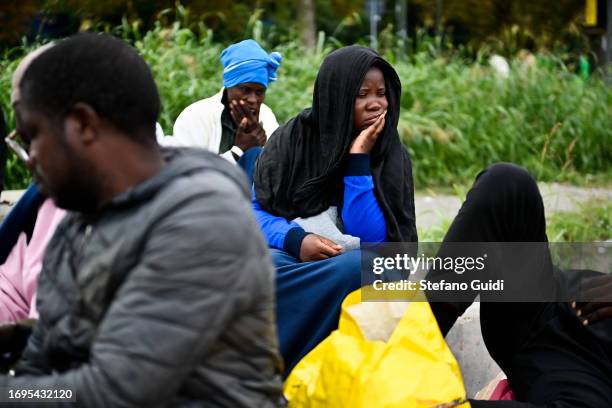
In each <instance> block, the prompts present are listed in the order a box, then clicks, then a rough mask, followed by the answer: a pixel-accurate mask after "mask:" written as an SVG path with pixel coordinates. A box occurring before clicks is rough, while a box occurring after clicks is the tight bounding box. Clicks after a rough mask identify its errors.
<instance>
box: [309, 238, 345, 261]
mask: <svg viewBox="0 0 612 408" xmlns="http://www.w3.org/2000/svg"><path fill="white" fill-rule="evenodd" d="M341 251H342V246H341V245H338V244H336V243H335V242H334V241H332V240H330V239H327V238H325V237H322V236H321V235H317V234H308V235H306V236H305V237H304V239H303V240H302V246H301V247H300V260H301V261H302V262H310V261H319V260H321V259H327V258H331V257H332V256H336V255H340V253H341Z"/></svg>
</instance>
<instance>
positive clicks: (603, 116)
mask: <svg viewBox="0 0 612 408" xmlns="http://www.w3.org/2000/svg"><path fill="white" fill-rule="evenodd" d="M184 17H185V16H184ZM258 17H259V16H258V15H257V14H255V15H252V16H251V17H250V19H249V20H248V24H247V27H246V33H247V35H246V36H247V37H253V38H255V39H256V40H258V41H259V42H260V43H262V45H264V47H267V48H268V49H270V48H271V47H272V45H271V44H272V43H273V41H271V40H270V37H269V36H267V34H266V31H265V28H264V27H263V25H262V22H261V20H259V18H258ZM185 20H186V18H185V19H184V20H183V22H181V21H177V22H174V23H173V24H171V25H170V26H164V25H162V23H161V22H160V21H157V22H156V23H155V25H154V27H153V29H152V30H150V31H148V32H146V33H145V34H144V35H143V34H141V31H140V30H139V27H138V24H137V23H133V24H130V23H128V22H127V20H124V24H123V25H122V26H120V27H117V28H115V29H113V30H112V32H113V33H114V34H116V35H119V36H122V37H123V38H125V39H127V40H129V41H131V42H132V43H133V44H134V45H135V47H136V48H137V49H138V51H139V52H140V53H141V54H142V55H143V56H144V58H145V59H146V60H147V61H148V62H149V64H150V66H151V68H152V70H153V72H154V75H155V78H156V80H157V83H158V86H159V89H160V93H161V96H162V104H163V110H162V114H161V117H160V123H161V124H162V126H163V128H164V130H165V131H166V133H171V132H172V123H173V122H174V119H175V118H176V117H177V116H178V114H179V113H180V111H181V110H182V109H183V108H185V107H186V106H187V105H189V104H190V103H192V102H194V101H195V100H198V99H201V98H205V97H207V96H210V95H212V94H213V93H215V92H217V91H218V90H219V89H220V87H221V65H220V63H219V55H220V52H221V50H222V49H223V47H224V45H223V44H221V43H219V42H217V41H215V40H214V39H213V32H212V30H210V29H208V28H207V27H206V26H205V25H204V24H202V23H199V25H198V27H197V29H195V28H194V25H193V23H189V24H187V23H185ZM196 32H197V33H198V34H196ZM417 37H418V36H417ZM381 39H382V40H381V44H382V46H381V47H382V49H381V52H383V54H384V55H385V57H386V58H388V59H389V60H390V62H392V63H393V65H394V66H395V68H396V69H397V71H398V73H399V76H400V78H401V80H402V86H403V90H402V102H401V103H402V113H401V119H400V123H399V131H400V135H401V137H402V139H403V141H404V143H405V145H406V147H407V148H408V149H409V151H410V153H411V154H412V158H413V163H414V175H415V179H416V180H415V181H416V187H417V188H423V187H426V186H450V185H452V184H454V183H459V184H465V183H468V182H469V181H471V180H472V179H473V178H474V177H475V175H476V174H477V173H478V171H479V170H480V169H482V168H483V167H485V166H487V165H489V164H491V163H494V162H498V161H511V162H516V163H518V164H520V165H523V166H525V167H527V168H528V169H529V170H530V171H531V172H533V173H534V174H535V175H536V176H537V177H538V179H539V180H542V181H571V182H575V183H580V184H585V183H587V184H588V183H590V182H592V181H593V180H595V181H597V182H598V183H604V184H605V183H609V180H610V175H611V174H612V171H611V166H610V165H611V163H612V149H611V148H610V146H611V141H612V90H611V89H612V88H610V87H609V86H606V85H605V84H604V83H603V81H602V80H601V79H599V77H598V76H597V75H595V76H592V77H590V78H588V79H583V78H581V77H579V76H577V75H576V74H574V73H573V72H571V70H570V69H568V66H567V65H565V64H564V62H563V60H562V58H561V57H559V56H554V55H551V54H546V53H542V54H538V55H536V63H535V65H533V66H532V67H531V68H529V67H527V66H526V65H525V64H524V63H523V62H521V61H520V60H519V59H513V60H511V66H512V72H511V74H510V76H509V77H508V78H502V77H499V76H498V75H496V74H495V72H494V71H493V70H492V69H491V68H490V67H489V66H488V64H487V58H486V54H485V53H480V54H478V55H477V56H476V58H475V59H473V58H470V59H466V57H465V54H463V53H462V52H460V50H454V49H452V47H450V46H448V45H445V44H443V42H442V41H441V40H440V39H439V38H431V37H428V36H426V35H424V34H423V35H421V36H420V37H418V41H416V42H415V45H414V52H413V53H412V54H411V55H410V57H409V58H408V59H401V60H400V59H396V58H395V53H394V51H395V48H394V47H395V44H394V43H393V38H391V39H390V40H389V41H387V42H385V41H384V39H385V38H384V33H383V34H381ZM339 45H341V44H339V43H338V41H337V39H326V38H325V37H324V36H323V35H321V36H320V37H319V42H318V46H317V49H316V50H314V51H309V52H306V51H304V50H302V49H301V48H300V47H299V46H298V45H297V44H296V43H295V42H292V41H287V42H284V43H281V44H280V45H276V46H274V49H275V50H277V51H280V52H281V53H282V54H283V56H284V59H283V63H282V66H281V68H280V70H279V72H278V77H279V81H278V82H277V83H274V84H272V85H271V86H270V88H269V90H268V93H267V96H266V103H267V104H268V105H269V106H270V107H271V108H272V109H273V110H274V112H275V113H276V115H277V117H278V119H279V122H281V123H282V122H285V121H286V120H287V119H289V118H290V117H292V116H293V115H295V114H297V113H298V112H299V111H300V110H301V109H303V108H305V107H308V106H310V104H311V98H312V90H313V84H314V79H315V77H316V74H317V71H318V67H319V66H320V64H321V61H322V60H323V58H324V57H325V55H327V54H328V53H329V52H330V51H331V50H332V49H333V48H334V47H337V46H339ZM34 46H35V45H34V44H32V45H26V46H20V47H15V48H12V49H9V50H6V51H5V52H4V54H3V55H2V56H0V104H1V105H2V108H3V109H4V110H5V112H6V113H7V114H8V116H9V123H10V125H11V126H12V125H13V124H14V119H13V117H12V111H11V110H10V109H9V92H10V78H11V75H12V72H13V70H14V69H15V67H16V65H17V63H18V60H19V56H20V55H23V53H25V52H27V50H29V49H31V48H33V47H34ZM28 181H29V176H28V174H27V172H26V171H25V170H24V168H23V166H22V165H21V164H20V163H18V162H17V159H16V158H15V157H14V156H11V157H10V159H9V163H8V179H7V185H6V187H7V188H9V189H11V188H22V187H24V186H25V185H27V183H28Z"/></svg>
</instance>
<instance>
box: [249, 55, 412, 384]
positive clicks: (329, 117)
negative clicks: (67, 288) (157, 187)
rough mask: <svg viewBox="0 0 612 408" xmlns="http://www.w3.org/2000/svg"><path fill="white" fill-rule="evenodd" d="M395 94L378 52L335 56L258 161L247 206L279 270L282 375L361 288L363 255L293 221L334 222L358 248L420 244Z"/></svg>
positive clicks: (396, 86) (392, 76)
mask: <svg viewBox="0 0 612 408" xmlns="http://www.w3.org/2000/svg"><path fill="white" fill-rule="evenodd" d="M400 94H401V85H400V80H399V78H398V76H397V73H396V72H395V70H394V69H393V68H392V67H391V65H389V63H388V62H386V61H385V60H384V59H382V58H381V57H380V56H379V55H378V54H376V53H375V52H374V51H372V50H370V49H368V48H364V47H360V46H350V47H345V48H342V49H339V50H337V51H334V52H332V53H331V54H330V55H329V56H328V57H327V58H326V59H325V61H324V62H323V64H322V65H321V68H320V70H319V73H318V75H317V79H316V82H315V90H314V95H313V102H312V108H309V109H306V110H304V111H303V112H301V113H300V114H299V115H297V116H296V117H295V118H293V119H291V120H290V121H289V122H288V123H286V124H285V125H283V126H281V127H280V128H279V129H278V130H277V131H276V132H274V134H273V135H272V136H271V138H270V139H269V141H268V143H267V144H266V146H265V148H264V149H263V151H262V153H261V155H260V157H259V161H258V163H257V168H256V170H255V174H254V195H253V208H254V210H255V213H256V216H257V219H258V222H259V223H260V226H261V228H262V230H263V233H264V236H265V237H266V239H267V242H268V245H269V246H270V247H271V248H272V250H271V252H272V258H273V261H274V263H275V266H276V269H277V323H278V332H279V338H280V348H281V353H282V355H283V357H284V359H285V364H286V367H285V369H286V371H285V374H287V373H288V372H289V371H290V370H291V369H292V368H293V366H294V365H295V364H296V363H297V362H298V361H299V360H300V359H301V358H302V357H303V356H304V355H305V354H306V353H307V352H308V351H310V350H311V349H312V348H313V347H314V346H315V345H316V344H318V343H319V342H320V341H321V340H323V339H324V338H325V337H326V336H327V335H329V333H330V332H331V331H332V330H333V329H335V328H336V327H337V324H338V318H339V313H340V305H341V303H342V300H343V299H344V298H345V296H346V295H347V294H348V293H350V292H351V291H353V290H355V289H357V288H359V287H361V274H360V258H361V256H360V252H359V251H358V250H349V251H347V250H346V249H347V248H346V247H343V246H342V245H338V243H336V242H334V241H332V240H331V239H329V238H330V236H325V233H321V231H322V229H318V228H316V227H315V226H313V224H317V223H318V222H317V221H316V220H315V222H314V223H312V222H311V223H309V224H308V225H309V227H306V228H303V227H302V226H300V224H299V223H298V222H296V221H295V220H296V219H300V220H303V219H304V218H308V217H313V216H317V215H318V217H317V218H319V221H320V220H322V219H324V218H325V216H327V215H329V214H332V218H335V219H334V221H337V222H336V223H335V224H337V226H338V229H340V230H341V231H342V233H344V234H348V235H350V236H352V237H356V238H358V239H359V240H360V241H361V242H374V243H378V242H383V241H391V242H393V241H396V242H414V241H416V240H417V233H416V224H415V215H414V187H413V182H412V165H411V162H410V157H409V155H408V152H407V151H406V149H405V148H404V147H403V145H402V144H401V142H400V139H399V135H398V133H397V123H398V118H399V108H400ZM330 209H331V210H330ZM335 209H337V214H338V216H337V217H334V214H336V213H335V212H334V210H335ZM322 213H324V214H322ZM328 219H329V217H328ZM311 220H312V219H311ZM322 224H325V223H324V222H323V223H322ZM302 225H306V223H302ZM334 228H335V226H334V227H333V228H332V229H334ZM327 230H328V231H329V230H330V229H329V226H327ZM317 232H318V233H317ZM337 235H340V234H337ZM350 242H354V240H353V241H351V237H349V239H348V240H347V243H350ZM345 246H346V245H345Z"/></svg>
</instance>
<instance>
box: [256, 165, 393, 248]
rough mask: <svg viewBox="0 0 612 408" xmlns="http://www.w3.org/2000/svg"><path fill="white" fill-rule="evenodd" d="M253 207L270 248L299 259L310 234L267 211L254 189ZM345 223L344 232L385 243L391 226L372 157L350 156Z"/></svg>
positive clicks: (345, 190)
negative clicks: (378, 191)
mask: <svg viewBox="0 0 612 408" xmlns="http://www.w3.org/2000/svg"><path fill="white" fill-rule="evenodd" d="M252 205H253V210H254V211H255V217H256V218H257V222H258V223H259V226H260V227H261V230H262V232H263V234H264V236H265V238H266V241H267V242H268V245H269V246H270V247H272V248H279V249H284V250H285V251H287V252H289V253H290V254H292V255H293V256H295V257H298V258H299V253H300V247H301V245H302V240H303V239H304V236H305V235H306V234H307V232H306V231H305V230H304V229H303V228H302V227H300V226H299V224H298V223H296V222H294V221H289V220H287V219H285V218H283V217H277V216H275V215H272V214H270V213H268V212H266V211H265V210H263V209H262V208H261V206H260V205H259V203H258V202H257V198H256V197H255V191H254V190H253V195H252ZM342 222H343V224H344V232H345V233H346V234H350V235H353V236H355V237H359V238H360V239H361V241H362V242H383V241H385V239H386V237H387V225H386V222H385V217H384V214H383V212H382V210H381V209H380V206H379V205H378V201H377V200H376V196H375V195H374V180H373V179H372V171H371V169H370V156H369V155H367V154H350V155H349V157H348V162H347V167H346V173H345V175H344V204H343V206H342Z"/></svg>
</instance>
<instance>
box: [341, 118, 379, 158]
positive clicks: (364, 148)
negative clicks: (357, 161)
mask: <svg viewBox="0 0 612 408" xmlns="http://www.w3.org/2000/svg"><path fill="white" fill-rule="evenodd" d="M386 115H387V111H386V110H385V111H384V112H383V113H381V114H380V116H379V117H378V119H376V121H375V122H374V123H372V124H371V125H370V126H368V127H367V128H365V129H364V130H362V131H361V133H359V135H358V136H357V137H356V138H355V140H354V141H353V144H351V150H350V151H349V153H352V154H358V153H370V151H372V148H373V147H374V145H375V144H376V140H378V135H380V133H381V132H382V130H383V128H384V127H385V116H386Z"/></svg>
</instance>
